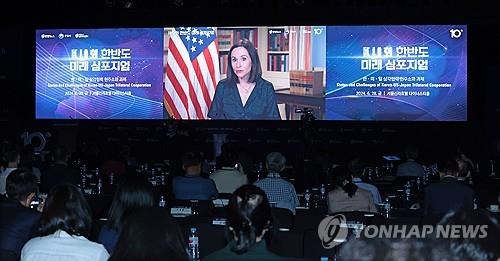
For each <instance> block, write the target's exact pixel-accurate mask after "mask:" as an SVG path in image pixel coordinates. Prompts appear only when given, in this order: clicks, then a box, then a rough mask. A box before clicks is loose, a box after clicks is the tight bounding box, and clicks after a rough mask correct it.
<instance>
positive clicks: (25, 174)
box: [5, 168, 38, 200]
mask: <svg viewBox="0 0 500 261" xmlns="http://www.w3.org/2000/svg"><path fill="white" fill-rule="evenodd" d="M5 190H6V191H7V196H9V198H10V199H15V200H26V198H27V197H28V196H29V194H31V193H36V192H37V190H38V184H37V178H36V176H35V175H33V173H32V172H31V170H29V169H26V168H18V169H15V170H13V171H12V172H11V173H10V174H9V176H7V181H6V185H5Z"/></svg>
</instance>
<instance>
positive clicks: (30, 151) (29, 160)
mask: <svg viewBox="0 0 500 261" xmlns="http://www.w3.org/2000/svg"><path fill="white" fill-rule="evenodd" d="M33 158H34V148H33V145H31V144H28V145H26V146H24V148H23V149H22V151H21V160H20V163H19V166H22V167H26V168H33V166H34V162H33V161H34V160H33Z"/></svg>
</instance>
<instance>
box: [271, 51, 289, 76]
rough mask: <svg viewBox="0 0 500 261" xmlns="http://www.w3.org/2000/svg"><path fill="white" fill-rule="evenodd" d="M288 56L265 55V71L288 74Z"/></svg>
mask: <svg viewBox="0 0 500 261" xmlns="http://www.w3.org/2000/svg"><path fill="white" fill-rule="evenodd" d="M288 56H289V55H288V54H269V55H267V70H268V71H275V72H288V68H289V62H288V60H289V57H288Z"/></svg>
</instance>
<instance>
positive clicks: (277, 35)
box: [267, 29, 289, 51]
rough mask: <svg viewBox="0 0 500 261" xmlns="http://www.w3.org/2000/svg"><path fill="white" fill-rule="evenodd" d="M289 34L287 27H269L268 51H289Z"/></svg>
mask: <svg viewBox="0 0 500 261" xmlns="http://www.w3.org/2000/svg"><path fill="white" fill-rule="evenodd" d="M288 45H289V43H288V34H287V33H285V29H269V30H268V36H267V49H268V51H288Z"/></svg>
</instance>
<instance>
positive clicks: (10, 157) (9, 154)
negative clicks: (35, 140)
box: [3, 143, 21, 163]
mask: <svg viewBox="0 0 500 261" xmlns="http://www.w3.org/2000/svg"><path fill="white" fill-rule="evenodd" d="M3 156H4V158H5V160H6V161H7V163H9V162H15V161H17V160H18V157H20V156H21V155H20V154H19V146H17V145H16V144H12V143H9V144H7V145H6V146H5V147H4V152H3Z"/></svg>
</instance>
